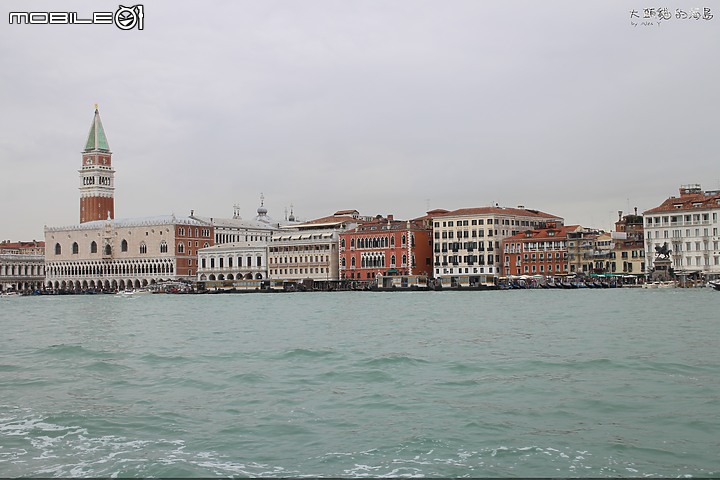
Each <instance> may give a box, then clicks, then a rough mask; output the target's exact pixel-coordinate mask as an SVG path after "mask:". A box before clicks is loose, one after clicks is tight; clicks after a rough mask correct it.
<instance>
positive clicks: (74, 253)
mask: <svg viewBox="0 0 720 480" xmlns="http://www.w3.org/2000/svg"><path fill="white" fill-rule="evenodd" d="M72 253H73V255H77V254H78V253H80V247H78V244H77V242H73V244H72Z"/></svg>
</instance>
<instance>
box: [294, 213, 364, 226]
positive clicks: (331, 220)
mask: <svg viewBox="0 0 720 480" xmlns="http://www.w3.org/2000/svg"><path fill="white" fill-rule="evenodd" d="M357 221H358V219H357V218H354V217H349V216H346V215H345V216H342V215H329V216H327V217H322V218H316V219H315V220H310V221H307V222H305V223H299V224H297V225H293V226H294V227H303V226H305V225H322V224H328V225H335V224H338V223H344V222H357Z"/></svg>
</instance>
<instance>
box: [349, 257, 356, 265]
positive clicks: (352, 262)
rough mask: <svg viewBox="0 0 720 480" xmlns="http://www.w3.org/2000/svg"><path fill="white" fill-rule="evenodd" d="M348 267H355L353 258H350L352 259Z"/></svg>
mask: <svg viewBox="0 0 720 480" xmlns="http://www.w3.org/2000/svg"><path fill="white" fill-rule="evenodd" d="M350 266H351V267H354V266H355V257H352V258H351V259H350Z"/></svg>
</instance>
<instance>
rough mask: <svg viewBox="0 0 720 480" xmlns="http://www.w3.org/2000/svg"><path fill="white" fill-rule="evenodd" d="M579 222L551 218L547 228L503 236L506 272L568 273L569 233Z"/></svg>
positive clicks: (514, 273)
mask: <svg viewBox="0 0 720 480" xmlns="http://www.w3.org/2000/svg"><path fill="white" fill-rule="evenodd" d="M578 229H582V227H580V226H579V225H569V226H558V225H557V224H556V223H554V222H548V223H547V224H546V225H545V227H544V228H539V229H533V230H525V231H524V232H520V233H518V234H516V235H513V236H511V237H507V238H505V239H504V240H503V243H502V251H503V272H504V273H505V275H544V276H554V275H564V274H567V273H568V243H567V240H568V233H572V232H575V231H577V230H578Z"/></svg>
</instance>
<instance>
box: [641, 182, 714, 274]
mask: <svg viewBox="0 0 720 480" xmlns="http://www.w3.org/2000/svg"><path fill="white" fill-rule="evenodd" d="M643 217H644V221H645V251H646V253H645V260H646V265H647V268H648V272H649V271H651V270H652V268H653V262H654V260H655V258H656V248H660V247H662V246H663V245H664V244H667V247H668V248H669V249H670V250H672V253H671V254H670V258H671V261H672V268H673V270H674V271H675V273H676V274H679V275H701V276H704V277H705V278H706V279H708V280H712V279H716V278H719V277H720V235H719V231H718V229H720V191H705V192H704V191H703V190H702V189H701V187H700V185H697V184H692V185H683V186H681V187H680V196H679V197H670V198H668V199H667V200H665V201H664V202H663V203H662V204H661V205H660V206H658V207H655V208H652V209H650V210H646V211H645V212H643Z"/></svg>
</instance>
